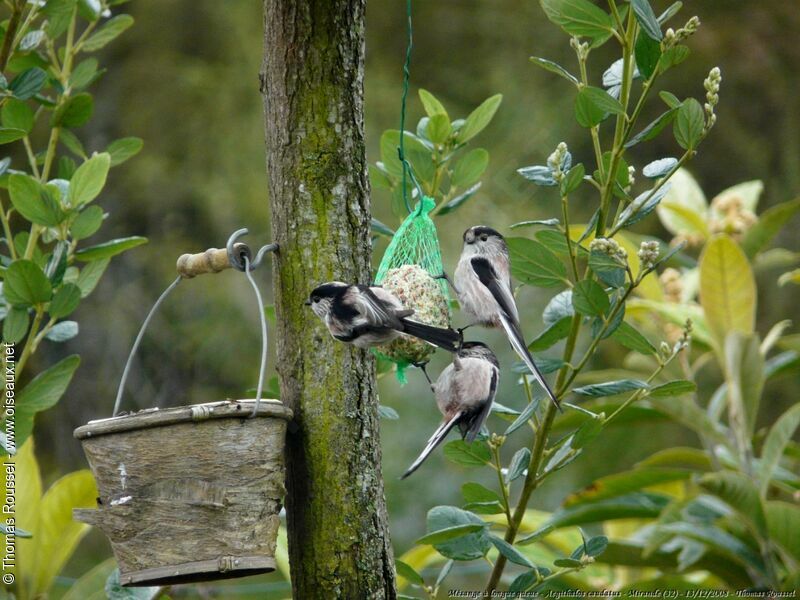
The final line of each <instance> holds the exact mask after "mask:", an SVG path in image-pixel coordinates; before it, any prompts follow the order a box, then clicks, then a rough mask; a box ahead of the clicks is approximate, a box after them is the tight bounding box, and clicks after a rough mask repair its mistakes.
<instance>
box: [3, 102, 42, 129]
mask: <svg viewBox="0 0 800 600" xmlns="http://www.w3.org/2000/svg"><path fill="white" fill-rule="evenodd" d="M2 121H3V127H8V128H11V129H21V130H22V131H24V132H25V133H30V131H31V129H33V121H34V118H33V110H31V107H30V106H28V105H27V104H26V103H25V102H23V101H22V100H17V99H16V98H8V99H7V100H6V101H5V104H3V110H2Z"/></svg>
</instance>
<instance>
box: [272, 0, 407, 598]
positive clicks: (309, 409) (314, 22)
mask: <svg viewBox="0 0 800 600" xmlns="http://www.w3.org/2000/svg"><path fill="white" fill-rule="evenodd" d="M264 7H265V56H264V66H263V71H262V75H261V90H262V93H263V94H264V114H265V127H266V139H267V170H268V175H269V182H270V183H269V195H270V206H271V209H272V232H273V239H274V240H275V241H276V242H278V243H279V244H280V251H279V253H278V254H277V256H276V260H275V275H274V287H275V305H276V313H277V316H278V320H277V331H276V338H277V347H278V372H279V375H280V379H281V398H282V399H283V400H284V402H286V403H287V405H289V406H290V407H291V408H292V409H293V410H294V412H295V415H296V421H297V424H298V425H299V431H297V432H296V433H294V434H290V435H289V436H288V443H287V452H288V457H287V488H288V497H287V502H286V505H287V517H288V526H289V555H290V561H291V568H292V585H293V589H294V596H295V597H296V598H304V599H306V598H309V599H310V598H324V599H326V600H329V599H331V598H348V599H351V598H394V597H395V596H396V593H395V589H394V587H395V584H394V572H393V571H394V567H393V557H392V551H391V544H390V541H389V532H388V523H387V516H386V507H385V501H384V496H383V483H382V479H381V470H380V443H379V436H378V433H379V431H378V415H377V400H376V394H375V376H374V368H373V362H372V361H373V359H372V357H371V356H370V355H369V354H368V353H366V352H363V351H360V350H357V349H355V348H352V347H350V346H346V345H344V344H341V343H337V342H335V341H334V340H333V339H332V338H331V337H330V335H328V333H327V331H326V330H325V329H324V328H323V327H322V325H321V324H320V323H319V322H318V320H317V319H316V317H314V315H313V314H312V313H311V311H309V310H308V309H307V308H306V307H305V306H304V305H303V301H304V300H305V298H306V297H307V296H308V293H309V291H310V290H311V289H313V288H314V287H315V286H316V285H318V284H319V283H322V282H324V281H329V280H332V279H337V280H341V281H368V280H369V275H370V273H369V264H370V261H369V258H370V237H369V236H370V231H369V224H370V219H369V215H370V212H369V186H368V182H367V177H366V159H365V151H364V132H363V82H362V77H363V60H364V55H363V52H364V21H363V19H364V2H363V0H360V1H355V2H353V1H350V0H338V1H328V2H324V1H315V0H312V1H311V2H294V1H292V0H266V1H265V5H264Z"/></svg>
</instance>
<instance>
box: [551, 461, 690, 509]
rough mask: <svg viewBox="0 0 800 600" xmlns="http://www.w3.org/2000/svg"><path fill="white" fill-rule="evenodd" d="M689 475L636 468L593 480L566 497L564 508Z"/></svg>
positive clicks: (686, 472) (652, 468)
mask: <svg viewBox="0 0 800 600" xmlns="http://www.w3.org/2000/svg"><path fill="white" fill-rule="evenodd" d="M691 474H692V472H691V471H689V470H688V469H675V468H661V467H638V468H636V469H632V470H630V471H623V472H622V473H615V474H613V475H607V476H605V477H601V478H599V479H595V480H594V481H593V482H592V483H590V484H589V485H588V486H587V487H586V488H584V489H583V490H580V491H578V492H575V493H573V494H570V495H569V496H567V499H566V500H565V501H564V506H566V507H571V506H575V505H578V504H586V503H596V502H599V501H601V500H606V499H608V498H615V497H618V496H625V495H627V494H631V493H632V492H639V491H641V490H643V489H645V488H649V487H652V486H657V485H662V484H665V483H670V482H672V481H685V480H687V479H689V477H690V476H691Z"/></svg>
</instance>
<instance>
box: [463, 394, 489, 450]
mask: <svg viewBox="0 0 800 600" xmlns="http://www.w3.org/2000/svg"><path fill="white" fill-rule="evenodd" d="M493 402H494V400H492V399H490V400H489V401H488V402H485V403H484V405H483V406H482V407H481V410H480V412H479V413H478V414H476V415H475V418H474V419H472V422H471V423H470V424H469V428H468V429H467V432H466V433H465V434H464V441H465V442H467V443H469V444H471V443H472V442H474V441H475V438H476V437H478V434H479V433H480V432H481V429H482V428H483V424H484V423H485V422H486V418H487V417H488V416H489V413H490V412H491V411H492V403H493Z"/></svg>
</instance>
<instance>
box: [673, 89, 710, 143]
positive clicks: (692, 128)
mask: <svg viewBox="0 0 800 600" xmlns="http://www.w3.org/2000/svg"><path fill="white" fill-rule="evenodd" d="M704 128H705V112H704V111H703V107H702V106H700V103H699V102H698V101H697V100H695V99H694V98H688V99H686V100H684V102H683V104H681V107H680V108H679V109H678V114H677V115H676V116H675V123H674V124H673V126H672V132H673V134H674V135H675V140H676V141H677V142H678V144H679V145H680V147H681V148H684V149H686V150H694V149H695V148H696V147H697V144H698V143H700V139H701V138H702V137H703V129H704Z"/></svg>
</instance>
